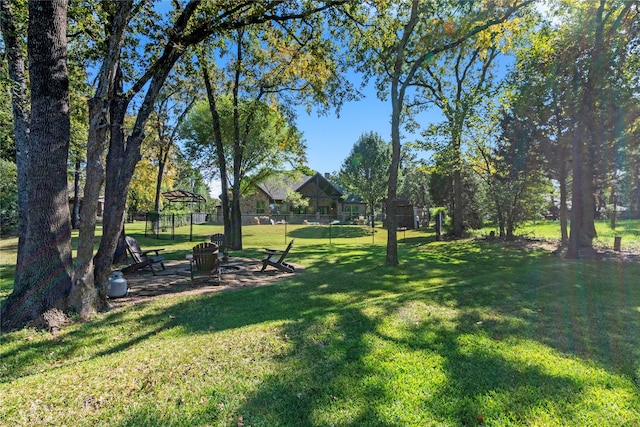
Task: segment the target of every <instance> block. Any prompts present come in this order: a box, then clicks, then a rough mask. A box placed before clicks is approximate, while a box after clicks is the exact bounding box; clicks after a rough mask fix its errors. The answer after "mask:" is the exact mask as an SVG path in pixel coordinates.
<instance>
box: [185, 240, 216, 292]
mask: <svg viewBox="0 0 640 427" xmlns="http://www.w3.org/2000/svg"><path fill="white" fill-rule="evenodd" d="M218 252H219V251H218V245H216V244H215V243H209V242H205V243H200V244H198V245H196V246H194V247H193V254H192V258H191V259H190V261H191V281H193V280H194V278H195V276H196V275H198V274H208V275H211V276H214V275H215V276H216V278H217V279H218V283H220V261H219V260H218Z"/></svg>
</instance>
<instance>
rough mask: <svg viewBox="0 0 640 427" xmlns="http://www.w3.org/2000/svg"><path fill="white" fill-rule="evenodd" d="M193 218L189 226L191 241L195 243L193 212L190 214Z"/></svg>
mask: <svg viewBox="0 0 640 427" xmlns="http://www.w3.org/2000/svg"><path fill="white" fill-rule="evenodd" d="M189 215H190V216H191V221H190V224H189V241H190V242H193V212H191V213H190V214H189Z"/></svg>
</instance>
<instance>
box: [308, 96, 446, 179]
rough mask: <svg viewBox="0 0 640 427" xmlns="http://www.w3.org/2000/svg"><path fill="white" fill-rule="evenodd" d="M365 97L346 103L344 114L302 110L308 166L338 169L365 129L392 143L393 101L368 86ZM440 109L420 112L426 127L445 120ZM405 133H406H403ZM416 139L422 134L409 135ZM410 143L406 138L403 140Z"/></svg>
mask: <svg viewBox="0 0 640 427" xmlns="http://www.w3.org/2000/svg"><path fill="white" fill-rule="evenodd" d="M363 93H364V94H365V96H366V97H365V98H363V99H361V100H360V101H354V102H349V103H346V104H345V105H343V106H342V108H341V110H340V117H336V114H335V113H334V112H332V113H331V114H329V115H326V116H318V114H317V113H316V112H315V111H314V112H312V113H311V114H310V115H309V114H307V113H306V111H304V109H301V110H300V112H299V114H298V117H297V119H296V126H297V127H298V130H300V131H301V132H302V133H303V139H304V140H305V141H306V144H307V165H308V166H309V167H310V168H311V169H314V170H316V171H318V172H320V173H325V172H337V171H338V170H339V169H340V166H341V165H342V162H343V161H344V159H346V158H347V156H348V155H349V152H350V151H351V148H352V147H353V145H354V144H355V143H356V141H357V140H358V138H359V137H360V136H361V135H362V134H363V133H365V132H376V133H378V134H379V135H380V136H381V137H382V138H383V139H384V140H385V141H387V142H391V102H390V101H389V100H385V101H381V100H380V99H378V98H377V97H376V92H375V89H374V88H373V87H369V88H366V89H365V90H364V91H363ZM441 117H442V116H441V115H440V112H439V110H438V109H437V108H435V107H434V108H433V109H432V111H427V112H424V113H422V114H420V119H421V124H422V126H423V127H426V126H428V125H429V124H430V123H432V122H433V123H435V122H439V121H440V120H441ZM401 134H406V132H404V133H403V132H402V129H401ZM407 137H411V140H415V139H416V138H417V137H418V135H407ZM402 142H406V141H402Z"/></svg>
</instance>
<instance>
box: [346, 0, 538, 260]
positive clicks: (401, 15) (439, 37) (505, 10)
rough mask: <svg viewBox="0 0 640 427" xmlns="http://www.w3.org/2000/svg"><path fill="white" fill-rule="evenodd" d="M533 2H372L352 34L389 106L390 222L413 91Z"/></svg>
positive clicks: (392, 239)
mask: <svg viewBox="0 0 640 427" xmlns="http://www.w3.org/2000/svg"><path fill="white" fill-rule="evenodd" d="M532 2H533V0H505V1H469V2H459V1H454V0H451V1H419V0H411V1H397V2H374V3H373V4H371V6H370V7H367V8H365V11H364V14H363V16H361V19H363V20H364V22H366V23H367V25H366V26H365V27H363V28H362V29H361V30H360V31H355V32H354V33H353V43H354V46H357V47H361V48H360V49H358V50H357V53H356V56H355V58H354V59H355V60H356V62H357V64H359V65H358V68H359V69H360V70H361V71H363V72H365V73H367V74H368V75H369V76H375V79H376V83H377V87H378V89H379V90H380V92H381V95H383V97H386V95H388V96H389V99H390V102H391V145H392V160H391V168H390V175H389V181H388V199H389V204H388V210H387V211H388V220H387V227H388V228H389V229H390V230H395V229H396V228H397V217H396V204H397V187H398V169H399V165H400V153H401V150H400V148H401V137H400V125H401V123H402V119H403V117H404V118H405V120H406V118H407V112H408V111H407V104H411V102H408V101H410V100H409V98H410V97H411V96H412V94H413V93H412V92H411V87H412V85H414V84H415V82H416V78H417V76H418V74H419V72H420V71H421V70H424V68H425V66H427V65H428V64H429V63H430V61H433V60H437V57H438V56H439V55H440V54H442V53H443V52H447V51H450V50H453V49H456V48H457V47H458V46H460V45H462V44H463V43H465V42H466V41H467V40H468V39H470V38H473V37H475V36H476V35H478V34H479V33H482V32H484V31H486V30H489V29H491V28H492V27H494V26H496V25H499V24H501V23H503V22H505V21H507V20H509V19H511V18H512V17H513V16H514V15H516V14H517V13H518V12H519V11H520V10H521V9H522V8H523V7H524V6H526V5H528V4H530V3H532ZM397 245H398V241H397V235H396V233H388V238H387V253H386V264H387V265H392V266H395V265H398V246H397Z"/></svg>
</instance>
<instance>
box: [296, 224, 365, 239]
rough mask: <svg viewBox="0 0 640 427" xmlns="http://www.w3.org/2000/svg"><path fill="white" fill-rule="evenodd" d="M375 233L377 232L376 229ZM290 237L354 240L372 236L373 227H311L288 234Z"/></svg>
mask: <svg viewBox="0 0 640 427" xmlns="http://www.w3.org/2000/svg"><path fill="white" fill-rule="evenodd" d="M374 232H377V230H375V229H374ZM288 235H289V236H290V237H293V238H300V239H328V238H329V237H331V238H334V239H340V238H342V239H352V238H357V237H365V236H371V227H362V226H351V225H331V226H329V225H309V226H307V227H301V228H297V229H295V230H292V231H290V232H289V233H288Z"/></svg>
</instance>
